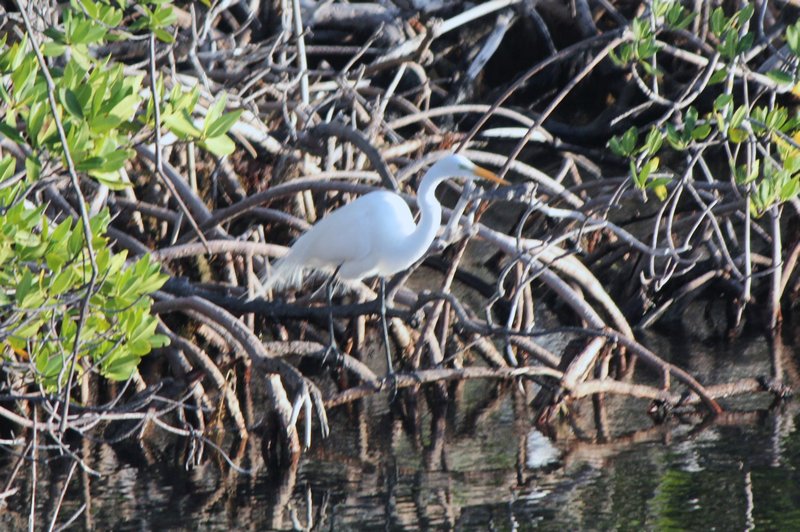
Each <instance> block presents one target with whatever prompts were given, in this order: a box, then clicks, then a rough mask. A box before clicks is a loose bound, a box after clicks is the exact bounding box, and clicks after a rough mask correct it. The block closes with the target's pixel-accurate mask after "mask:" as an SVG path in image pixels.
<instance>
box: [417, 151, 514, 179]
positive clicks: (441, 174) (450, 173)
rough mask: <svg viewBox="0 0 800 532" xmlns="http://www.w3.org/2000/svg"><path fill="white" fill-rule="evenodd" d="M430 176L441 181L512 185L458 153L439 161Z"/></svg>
mask: <svg viewBox="0 0 800 532" xmlns="http://www.w3.org/2000/svg"><path fill="white" fill-rule="evenodd" d="M429 174H431V176H434V177H435V178H439V179H447V178H463V179H476V178H478V179H486V180H488V181H492V182H493V183H498V184H500V185H510V184H511V183H509V182H508V181H506V180H505V179H501V178H499V177H497V176H496V175H495V174H494V172H491V171H489V170H487V169H486V168H481V167H480V166H478V165H477V164H475V163H473V162H472V161H470V160H469V159H467V158H466V157H464V156H463V155H458V154H456V153H454V154H451V155H448V156H447V157H443V158H442V159H439V160H438V161H437V162H436V164H434V165H433V166H432V167H431V169H430V170H429Z"/></svg>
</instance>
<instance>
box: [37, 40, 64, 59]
mask: <svg viewBox="0 0 800 532" xmlns="http://www.w3.org/2000/svg"><path fill="white" fill-rule="evenodd" d="M66 51H67V46H66V45H64V44H59V43H57V42H53V41H48V42H46V43H44V44H43V45H42V54H44V56H45V57H61V56H62V55H64V53H66Z"/></svg>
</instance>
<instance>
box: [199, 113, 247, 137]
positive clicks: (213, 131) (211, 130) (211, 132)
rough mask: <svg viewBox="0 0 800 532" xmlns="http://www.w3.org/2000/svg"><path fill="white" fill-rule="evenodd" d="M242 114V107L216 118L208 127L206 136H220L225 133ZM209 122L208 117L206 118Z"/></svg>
mask: <svg viewBox="0 0 800 532" xmlns="http://www.w3.org/2000/svg"><path fill="white" fill-rule="evenodd" d="M241 115H242V111H241V109H237V110H236V111H231V112H230V113H225V114H224V115H222V116H221V117H219V118H218V119H216V120H215V121H214V122H213V123H212V124H211V125H210V126H208V127H207V128H205V129H206V136H207V137H218V136H220V135H224V134H225V133H227V132H228V130H230V128H231V127H233V125H234V124H235V123H236V121H237V120H239V117H240V116H241ZM206 122H208V119H206Z"/></svg>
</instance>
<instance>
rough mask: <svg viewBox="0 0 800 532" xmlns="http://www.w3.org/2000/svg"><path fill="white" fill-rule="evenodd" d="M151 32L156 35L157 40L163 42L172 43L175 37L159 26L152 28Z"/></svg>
mask: <svg viewBox="0 0 800 532" xmlns="http://www.w3.org/2000/svg"><path fill="white" fill-rule="evenodd" d="M153 33H154V34H155V35H156V37H157V38H158V40H159V41H161V42H163V43H166V44H172V43H173V42H174V41H175V38H174V37H173V36H172V34H171V33H169V32H168V31H165V30H162V29H161V28H153Z"/></svg>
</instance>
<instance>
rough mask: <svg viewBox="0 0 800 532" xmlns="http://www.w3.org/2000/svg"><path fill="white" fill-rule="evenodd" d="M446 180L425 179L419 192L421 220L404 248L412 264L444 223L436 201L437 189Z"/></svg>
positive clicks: (427, 246)
mask: <svg viewBox="0 0 800 532" xmlns="http://www.w3.org/2000/svg"><path fill="white" fill-rule="evenodd" d="M443 180H444V179H441V178H440V179H431V180H427V179H423V180H422V184H421V185H420V186H419V189H418V190H417V206H418V207H419V212H420V218H419V223H418V224H417V228H416V229H415V230H414V232H413V233H412V234H411V236H410V237H409V238H408V240H407V241H406V245H405V246H404V247H405V249H404V251H405V253H406V254H407V256H408V257H409V258H410V259H413V260H411V263H414V262H416V261H418V260H419V259H420V258H421V257H422V256H423V255H424V254H425V252H426V251H428V248H429V247H430V246H431V242H433V239H434V238H435V237H436V232H437V231H438V230H439V226H440V225H441V223H442V206H441V204H440V203H439V200H437V199H436V187H437V186H438V185H439V183H441V182H442V181H443Z"/></svg>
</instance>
